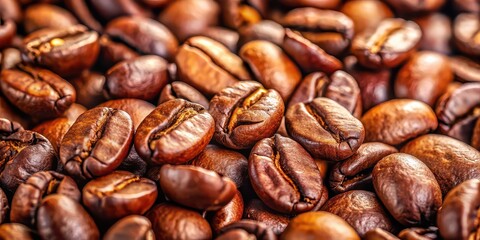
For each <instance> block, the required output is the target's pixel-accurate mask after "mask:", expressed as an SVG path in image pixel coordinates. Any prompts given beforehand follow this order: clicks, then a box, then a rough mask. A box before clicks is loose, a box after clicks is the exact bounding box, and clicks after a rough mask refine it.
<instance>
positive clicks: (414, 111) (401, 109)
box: [361, 99, 438, 146]
mask: <svg viewBox="0 0 480 240" xmlns="http://www.w3.org/2000/svg"><path fill="white" fill-rule="evenodd" d="M361 120H362V123H363V125H364V126H365V132H366V136H365V141H367V142H383V143H386V144H389V145H393V146H395V145H399V144H401V143H404V142H406V141H408V140H410V139H413V138H415V137H417V136H420V135H423V134H426V133H428V132H430V131H433V130H435V129H436V128H437V125H438V123H437V117H436V116H435V113H434V112H433V110H432V109H431V108H430V107H429V106H428V105H427V104H425V103H423V102H420V101H417V100H410V99H394V100H390V101H387V102H384V103H381V104H379V105H377V106H375V107H373V108H372V109H370V110H369V111H368V112H366V113H365V114H364V115H363V117H362V119H361Z"/></svg>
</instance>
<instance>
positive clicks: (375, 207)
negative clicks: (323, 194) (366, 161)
mask: <svg viewBox="0 0 480 240" xmlns="http://www.w3.org/2000/svg"><path fill="white" fill-rule="evenodd" d="M322 211H326V212H330V213H333V214H335V215H337V216H339V217H341V218H343V219H344V220H345V221H347V222H348V223H349V224H350V225H351V226H352V227H353V228H354V229H355V230H356V231H357V233H358V235H359V236H360V237H362V238H363V237H364V236H365V233H367V232H368V231H370V230H373V229H375V228H381V229H384V230H387V231H392V230H393V228H394V226H393V221H392V220H391V219H390V215H389V214H388V213H387V211H386V209H384V207H383V205H382V203H381V202H380V199H378V198H377V197H376V195H375V193H372V192H368V191H362V190H353V191H348V192H345V193H341V194H339V195H336V196H335V197H333V198H330V199H329V200H328V201H327V202H326V203H325V205H323V207H322Z"/></svg>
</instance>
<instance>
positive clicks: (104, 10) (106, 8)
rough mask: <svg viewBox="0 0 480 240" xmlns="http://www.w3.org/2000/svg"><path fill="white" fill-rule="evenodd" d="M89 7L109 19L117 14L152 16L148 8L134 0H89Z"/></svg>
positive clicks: (98, 14)
mask: <svg viewBox="0 0 480 240" xmlns="http://www.w3.org/2000/svg"><path fill="white" fill-rule="evenodd" d="M89 3H90V6H91V9H92V10H93V11H94V12H95V13H96V16H100V17H101V18H102V19H105V20H107V21H108V20H111V19H114V18H116V17H119V16H125V15H128V16H142V17H152V16H151V13H150V12H149V10H148V9H145V8H143V7H142V6H141V5H140V4H139V3H137V2H136V1H131V0H130V1H118V0H106V1H91V2H89Z"/></svg>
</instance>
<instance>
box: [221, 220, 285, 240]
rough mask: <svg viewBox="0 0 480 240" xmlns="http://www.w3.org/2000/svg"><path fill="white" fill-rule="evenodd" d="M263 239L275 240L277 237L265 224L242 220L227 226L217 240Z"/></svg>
mask: <svg viewBox="0 0 480 240" xmlns="http://www.w3.org/2000/svg"><path fill="white" fill-rule="evenodd" d="M227 239H262V240H275V239H277V237H276V236H275V234H274V233H273V231H272V230H271V229H270V228H268V226H266V225H265V224H263V223H261V222H257V221H253V220H241V221H238V222H235V223H232V224H230V225H228V226H225V227H224V228H222V229H221V231H220V236H219V237H218V238H216V240H227Z"/></svg>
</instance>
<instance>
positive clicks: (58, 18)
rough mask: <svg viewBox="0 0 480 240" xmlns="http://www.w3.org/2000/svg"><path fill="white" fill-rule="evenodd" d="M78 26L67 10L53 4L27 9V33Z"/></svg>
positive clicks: (41, 4) (25, 18)
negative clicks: (43, 29)
mask: <svg viewBox="0 0 480 240" xmlns="http://www.w3.org/2000/svg"><path fill="white" fill-rule="evenodd" d="M76 24H78V22H77V19H75V17H74V16H73V15H72V14H71V13H70V12H68V11H67V10H65V9H63V8H61V7H57V6H55V5H52V4H43V3H40V4H35V5H31V6H29V7H28V8H27V9H25V12H24V19H23V25H24V29H25V31H26V32H27V33H31V32H34V31H36V30H39V29H42V28H65V27H70V26H73V25H76Z"/></svg>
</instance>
